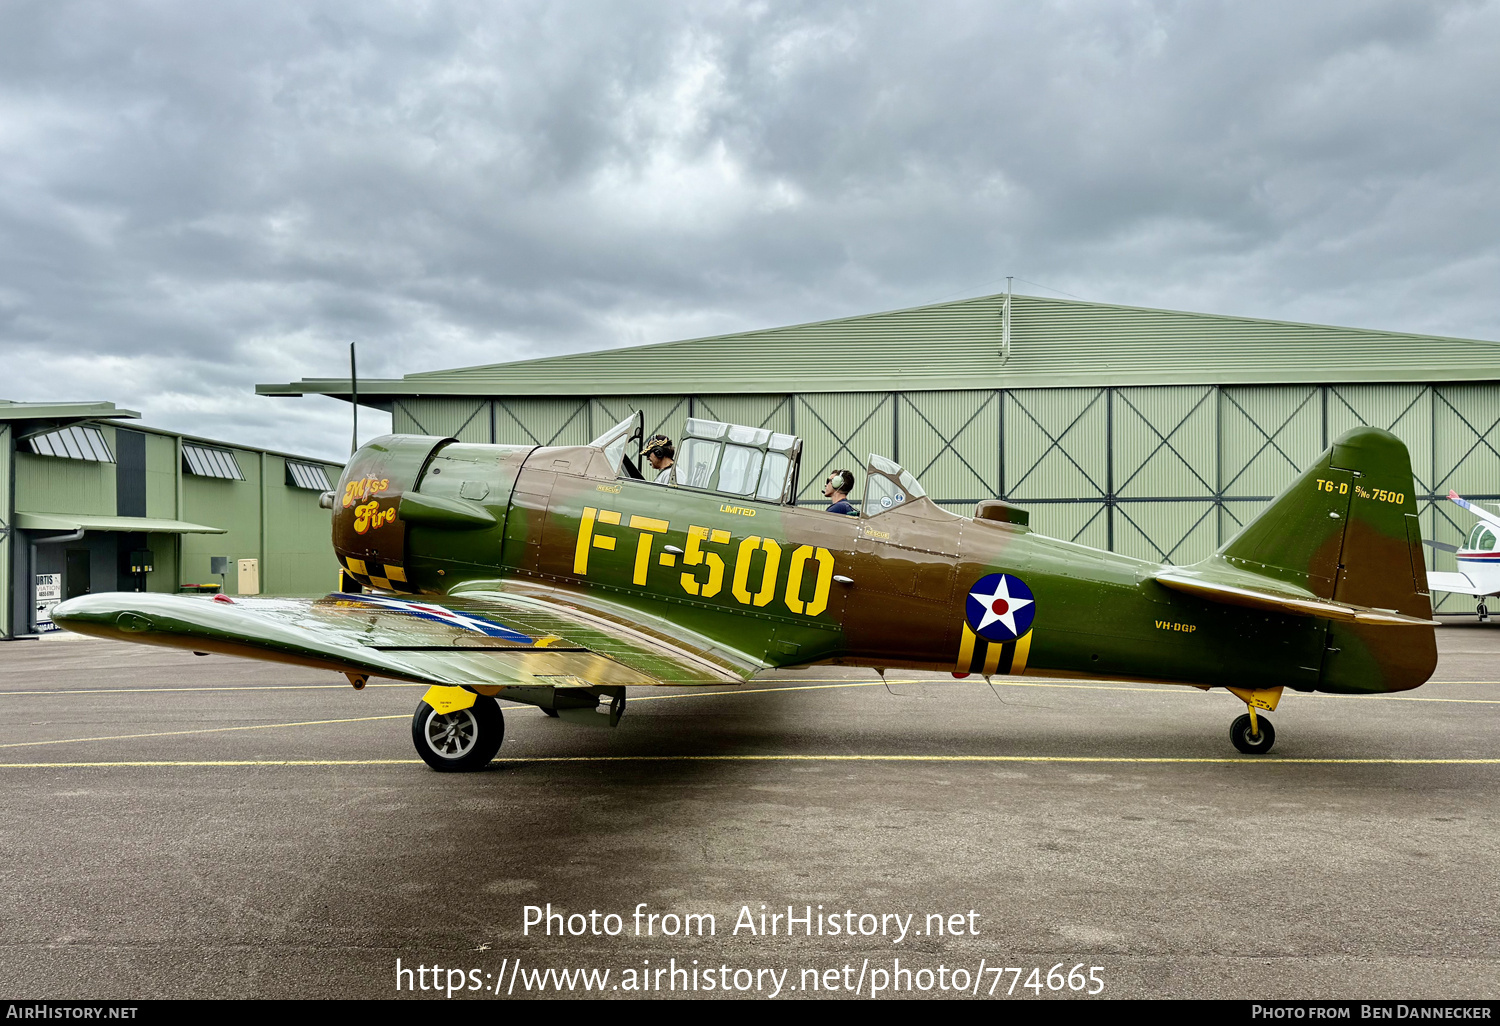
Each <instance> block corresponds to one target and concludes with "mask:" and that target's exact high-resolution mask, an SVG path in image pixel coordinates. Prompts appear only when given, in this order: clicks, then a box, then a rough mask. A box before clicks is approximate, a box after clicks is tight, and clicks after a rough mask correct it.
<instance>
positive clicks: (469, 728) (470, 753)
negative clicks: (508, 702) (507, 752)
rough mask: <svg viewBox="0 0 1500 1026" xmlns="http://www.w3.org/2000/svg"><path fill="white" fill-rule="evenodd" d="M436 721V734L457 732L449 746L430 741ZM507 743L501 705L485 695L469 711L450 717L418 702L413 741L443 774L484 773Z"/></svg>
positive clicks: (412, 719) (425, 758)
mask: <svg viewBox="0 0 1500 1026" xmlns="http://www.w3.org/2000/svg"><path fill="white" fill-rule="evenodd" d="M433 717H437V718H438V721H437V722H436V723H433V724H432V728H433V730H437V729H441V728H443V727H453V728H455V730H454V733H453V734H452V735H449V737H448V740H449V742H450V743H449V744H448V745H446V746H442V747H435V746H434V744H433V741H432V740H431V739H430V735H431V733H432V730H429V720H430V719H432V718H433ZM504 740H505V716H504V715H503V714H502V713H501V712H500V703H499V702H497V701H495V700H494V699H493V698H486V697H485V696H484V695H480V696H479V697H478V698H476V699H475V700H474V704H473V705H471V706H469V708H467V709H460V710H458V712H454V713H449V714H448V715H447V716H446V717H444V716H442V714H440V713H438V712H437V710H435V709H433V707H432V706H430V705H428V704H427V703H426V702H418V703H417V711H416V712H415V713H414V714H413V715H412V718H411V741H412V744H413V745H415V746H416V749H417V754H418V755H420V756H421V757H422V761H423V762H425V763H427V765H429V766H431V767H432V768H433V769H435V770H437V771H438V772H439V773H464V772H467V771H470V770H477V769H483V768H484V767H485V766H487V765H489V762H490V760H491V759H493V758H494V757H495V753H496V752H498V751H500V743H501V742H502V741H504Z"/></svg>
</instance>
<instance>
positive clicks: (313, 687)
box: [0, 681, 432, 698]
mask: <svg viewBox="0 0 1500 1026" xmlns="http://www.w3.org/2000/svg"><path fill="white" fill-rule="evenodd" d="M431 686H432V685H430V684H408V683H406V682H405V681H393V682H392V683H389V684H375V683H370V684H366V685H365V687H367V688H427V687H431ZM353 690H354V689H353V688H352V687H350V686H349V685H348V684H231V685H228V686H224V687H221V686H219V685H217V684H211V685H207V686H204V687H193V688H89V689H88V690H79V691H75V690H72V689H71V688H59V689H57V690H55V691H0V698H5V697H7V696H9V695H149V694H156V693H159V692H168V693H185V692H192V693H203V694H207V693H211V692H217V691H353Z"/></svg>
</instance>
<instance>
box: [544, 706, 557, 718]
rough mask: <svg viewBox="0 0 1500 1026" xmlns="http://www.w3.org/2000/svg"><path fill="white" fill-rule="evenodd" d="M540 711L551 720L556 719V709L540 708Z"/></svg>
mask: <svg viewBox="0 0 1500 1026" xmlns="http://www.w3.org/2000/svg"><path fill="white" fill-rule="evenodd" d="M541 710H542V712H544V713H546V714H547V715H548V716H549V717H550V718H551V719H554V720H555V719H557V710H556V709H548V708H547V707H546V706H542V707H541Z"/></svg>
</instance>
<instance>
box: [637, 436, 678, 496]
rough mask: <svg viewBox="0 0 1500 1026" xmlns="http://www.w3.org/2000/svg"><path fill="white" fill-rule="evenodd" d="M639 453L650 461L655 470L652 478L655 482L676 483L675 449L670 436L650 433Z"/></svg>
mask: <svg viewBox="0 0 1500 1026" xmlns="http://www.w3.org/2000/svg"><path fill="white" fill-rule="evenodd" d="M641 455H642V456H644V457H646V459H647V460H648V461H650V463H651V469H652V470H654V471H656V477H655V478H653V480H654V481H655V482H656V483H657V484H664V485H676V484H677V459H676V457H677V449H676V447H675V446H673V445H672V440H671V439H670V438H668V437H667V436H666V435H652V436H651V440H650V441H648V442H647V443H646V447H645V448H644V449H642V450H641Z"/></svg>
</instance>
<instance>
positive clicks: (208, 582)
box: [0, 400, 343, 639]
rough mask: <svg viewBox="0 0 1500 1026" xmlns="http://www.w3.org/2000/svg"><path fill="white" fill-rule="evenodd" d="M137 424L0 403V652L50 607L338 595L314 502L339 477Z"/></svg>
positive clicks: (95, 409)
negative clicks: (97, 595) (162, 596)
mask: <svg viewBox="0 0 1500 1026" xmlns="http://www.w3.org/2000/svg"><path fill="white" fill-rule="evenodd" d="M139 416H140V414H139V413H136V412H134V411H132V410H122V409H118V408H116V407H115V406H114V404H112V403H17V402H8V401H3V400H0V639H3V638H14V637H21V636H26V635H29V634H31V633H33V632H34V631H36V630H37V628H38V626H40V627H41V629H43V630H45V629H47V628H48V627H49V626H50V622H49V621H47V619H46V608H47V607H48V605H49V604H51V603H55V602H56V601H58V600H60V599H64V598H71V597H73V596H74V595H81V594H84V593H86V592H89V591H96V592H97V591H160V592H175V591H179V590H183V589H188V590H198V589H202V590H209V589H210V588H212V590H217V588H218V586H220V585H222V586H223V588H224V590H225V591H226V592H227V593H229V594H231V595H236V594H244V593H250V594H254V593H271V594H277V595H306V594H319V595H321V594H325V593H327V592H328V591H329V590H330V589H331V588H333V587H334V586H335V584H336V583H337V579H338V578H337V573H338V571H337V563H336V562H335V560H334V556H333V543H332V537H331V532H330V530H329V519H328V511H327V510H325V509H322V508H320V507H319V505H318V496H319V494H320V493H322V492H324V491H327V490H328V489H329V488H331V487H332V484H331V482H334V481H337V480H338V477H339V474H340V473H341V472H342V470H343V467H342V465H340V464H337V463H329V462H326V461H324V460H318V459H313V458H310V457H305V456H296V455H292V454H289V453H279V452H269V451H266V450H264V449H255V448H250V447H247V446H243V445H232V444H230V443H227V442H218V441H214V440H212V439H207V438H197V437H193V436H190V435H179V434H175V433H172V432H168V431H160V430H157V429H155V428H149V427H144V426H142V425H139V424H135V423H133V421H134V420H135V419H136V418H138V417H139ZM214 557H220V558H221V559H225V560H226V564H227V565H226V566H225V568H224V570H223V573H222V576H221V574H220V573H219V572H216V571H215V569H214ZM39 620H40V624H39Z"/></svg>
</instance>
